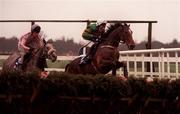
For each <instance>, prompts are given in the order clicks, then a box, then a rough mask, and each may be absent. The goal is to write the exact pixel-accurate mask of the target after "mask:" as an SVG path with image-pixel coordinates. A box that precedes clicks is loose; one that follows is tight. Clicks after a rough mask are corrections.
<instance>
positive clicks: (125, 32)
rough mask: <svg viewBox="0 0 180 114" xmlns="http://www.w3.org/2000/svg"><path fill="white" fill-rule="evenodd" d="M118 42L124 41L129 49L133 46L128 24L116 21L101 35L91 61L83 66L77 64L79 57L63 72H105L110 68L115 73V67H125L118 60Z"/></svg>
mask: <svg viewBox="0 0 180 114" xmlns="http://www.w3.org/2000/svg"><path fill="white" fill-rule="evenodd" d="M119 43H125V44H126V45H127V46H128V48H129V49H133V48H134V47H135V42H134V40H133V37H132V31H131V29H130V25H127V24H126V23H123V24H122V23H116V24H114V25H112V26H111V27H110V28H109V30H108V31H107V32H106V33H105V34H104V35H103V36H102V41H101V42H100V43H99V45H98V48H97V51H96V53H95V55H94V56H93V59H92V61H91V62H90V63H89V64H86V65H84V66H79V62H80V60H81V57H79V58H76V59H75V60H73V61H72V62H71V63H69V64H68V65H67V66H66V68H65V72H67V73H72V74H106V73H108V72H109V71H110V70H112V74H113V75H116V69H118V68H120V67H124V68H125V67H126V64H124V63H123V62H119V51H118V46H119Z"/></svg>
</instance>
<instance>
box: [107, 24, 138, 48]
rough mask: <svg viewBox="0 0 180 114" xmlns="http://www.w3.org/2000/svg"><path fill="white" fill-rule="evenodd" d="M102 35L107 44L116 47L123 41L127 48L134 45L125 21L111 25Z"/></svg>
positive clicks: (128, 26)
mask: <svg viewBox="0 0 180 114" xmlns="http://www.w3.org/2000/svg"><path fill="white" fill-rule="evenodd" d="M104 37H105V41H106V43H107V44H108V45H109V44H110V45H112V46H115V47H118V45H119V43H125V44H126V45H127V46H128V48H129V49H133V48H134V47H135V42H134V40H133V37H132V31H131V29H130V25H127V24H126V23H125V24H122V23H116V24H113V25H111V26H110V27H109V29H108V31H107V32H106V33H105V34H104ZM106 43H105V44H106Z"/></svg>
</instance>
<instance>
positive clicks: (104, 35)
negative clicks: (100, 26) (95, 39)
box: [102, 23, 122, 38]
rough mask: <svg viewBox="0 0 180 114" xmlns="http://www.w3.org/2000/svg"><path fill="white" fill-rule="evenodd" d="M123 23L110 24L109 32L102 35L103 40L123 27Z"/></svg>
mask: <svg viewBox="0 0 180 114" xmlns="http://www.w3.org/2000/svg"><path fill="white" fill-rule="evenodd" d="M121 25H122V23H115V24H110V26H109V27H108V30H107V31H106V32H105V33H104V34H103V35H102V37H103V38H105V37H107V36H108V35H109V34H110V33H111V32H112V31H113V30H114V29H116V28H118V27H119V26H121Z"/></svg>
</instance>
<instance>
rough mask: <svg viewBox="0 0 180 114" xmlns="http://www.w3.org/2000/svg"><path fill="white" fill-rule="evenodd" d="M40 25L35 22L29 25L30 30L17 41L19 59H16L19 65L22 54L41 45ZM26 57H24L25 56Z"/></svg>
mask: <svg viewBox="0 0 180 114" xmlns="http://www.w3.org/2000/svg"><path fill="white" fill-rule="evenodd" d="M40 31H41V27H40V26H39V25H37V24H34V25H32V26H31V32H28V33H27V34H25V35H23V36H22V37H21V38H20V39H19V42H18V50H19V52H20V55H21V57H20V59H19V60H18V64H19V65H23V62H24V61H25V60H24V55H26V54H27V53H29V52H30V51H32V50H31V49H38V48H40V47H42V46H43V40H42V39H41V36H40V35H39V33H40ZM25 59H26V58H25Z"/></svg>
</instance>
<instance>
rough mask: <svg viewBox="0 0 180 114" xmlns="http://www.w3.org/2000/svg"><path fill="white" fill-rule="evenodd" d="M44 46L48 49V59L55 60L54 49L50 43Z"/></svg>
mask: <svg viewBox="0 0 180 114" xmlns="http://www.w3.org/2000/svg"><path fill="white" fill-rule="evenodd" d="M46 47H47V50H48V53H47V55H48V59H51V61H52V62H55V61H56V60H57V54H56V50H55V49H54V48H53V45H52V44H46Z"/></svg>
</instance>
